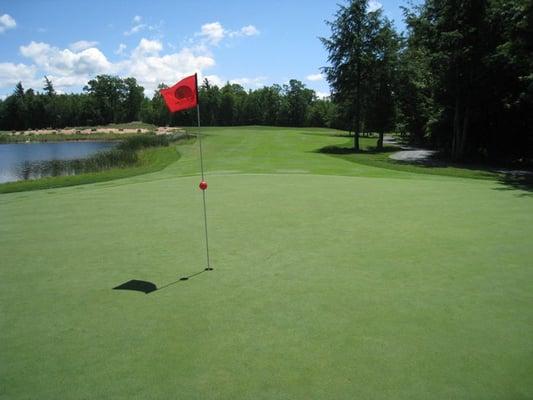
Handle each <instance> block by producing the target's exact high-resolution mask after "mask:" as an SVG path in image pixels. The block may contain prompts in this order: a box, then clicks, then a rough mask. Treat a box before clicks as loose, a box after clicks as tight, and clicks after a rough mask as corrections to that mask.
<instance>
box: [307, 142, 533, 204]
mask: <svg viewBox="0 0 533 400" xmlns="http://www.w3.org/2000/svg"><path fill="white" fill-rule="evenodd" d="M398 151H402V150H401V149H400V148H398V147H395V146H384V147H383V149H378V148H377V147H371V148H367V149H364V150H355V149H354V148H353V147H351V146H350V147H343V146H335V145H330V146H325V147H322V148H319V149H317V150H314V151H313V152H314V153H321V154H329V155H349V154H383V153H395V152H398ZM354 162H357V161H356V160H354ZM386 162H387V163H390V164H391V165H398V166H401V165H403V166H414V167H421V168H425V169H444V168H457V169H464V170H470V171H475V172H479V176H478V177H476V178H477V179H488V180H494V181H496V182H498V183H500V184H501V186H499V187H497V188H495V190H520V191H523V192H528V193H520V194H517V195H518V196H520V197H524V196H531V197H533V171H532V170H529V169H527V170H513V169H510V168H509V166H506V167H502V166H498V165H488V164H483V163H481V162H471V163H458V162H453V161H451V160H450V159H449V158H447V157H446V156H445V155H443V154H441V153H435V154H433V155H430V156H428V157H425V158H423V159H419V160H395V159H392V158H387V160H386ZM450 176H455V175H453V174H450Z"/></svg>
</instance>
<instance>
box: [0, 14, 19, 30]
mask: <svg viewBox="0 0 533 400" xmlns="http://www.w3.org/2000/svg"><path fill="white" fill-rule="evenodd" d="M16 26H17V21H15V20H14V19H13V17H12V16H11V15H9V14H4V15H1V16H0V33H3V32H5V31H7V30H8V29H14V28H15V27H16Z"/></svg>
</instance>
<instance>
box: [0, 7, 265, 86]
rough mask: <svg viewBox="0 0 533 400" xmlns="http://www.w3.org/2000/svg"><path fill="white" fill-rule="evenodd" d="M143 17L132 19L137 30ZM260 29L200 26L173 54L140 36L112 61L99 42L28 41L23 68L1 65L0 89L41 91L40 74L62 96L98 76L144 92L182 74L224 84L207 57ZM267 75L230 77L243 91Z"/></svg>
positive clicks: (171, 49) (158, 42)
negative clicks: (131, 82)
mask: <svg viewBox="0 0 533 400" xmlns="http://www.w3.org/2000/svg"><path fill="white" fill-rule="evenodd" d="M142 21H143V19H142V18H141V17H140V16H135V17H134V18H133V23H137V25H134V28H135V26H139V25H140V24H141V22H142ZM257 34H259V31H258V30H257V29H256V28H255V27H254V26H252V25H247V26H244V27H242V28H241V29H240V30H239V31H235V32H232V31H227V30H225V29H224V27H223V26H222V24H220V23H219V22H212V23H209V24H204V25H203V26H202V27H201V31H200V33H197V34H196V35H195V39H191V40H190V41H189V43H188V46H186V47H183V48H181V49H179V50H175V47H174V46H167V47H166V48H165V47H164V46H163V42H162V40H156V39H153V38H152V39H148V38H141V39H140V40H139V42H138V44H137V46H135V47H133V48H132V49H131V51H129V52H127V51H126V49H127V46H126V44H124V43H120V44H119V45H118V47H117V49H116V50H115V51H114V53H115V54H119V55H122V56H123V57H121V59H120V61H116V62H112V61H110V60H109V59H108V58H107V57H106V55H105V54H104V53H103V52H102V51H101V50H100V49H98V48H97V47H96V46H97V45H98V43H96V42H91V41H87V40H81V41H78V42H75V43H72V44H71V45H70V46H69V48H58V47H55V46H53V45H51V44H49V43H44V42H36V41H31V42H30V43H28V44H26V45H23V46H20V48H19V49H20V54H21V55H22V56H24V57H26V58H27V59H28V60H29V62H28V63H25V64H13V63H0V88H8V87H13V86H14V85H15V84H16V83H17V82H18V81H22V82H23V85H24V86H25V87H34V88H36V89H38V90H39V89H40V88H41V87H42V76H44V75H46V76H48V77H49V78H50V79H51V80H52V82H53V83H54V87H55V88H56V90H58V91H59V90H61V91H63V92H70V91H79V90H80V89H81V87H82V86H83V85H85V84H86V83H87V81H88V80H90V79H92V78H94V77H95V76H96V75H99V74H115V75H119V76H122V77H127V76H132V77H135V78H136V79H137V81H138V82H139V84H140V85H142V86H144V88H145V89H146V94H147V95H151V92H152V91H153V90H155V89H156V88H157V86H158V85H159V84H160V83H166V84H173V83H174V82H176V81H178V80H179V79H181V78H183V77H184V76H186V75H189V74H193V73H195V72H197V73H198V75H199V77H201V78H202V77H204V76H205V77H207V78H208V79H209V80H210V81H211V82H213V83H214V84H216V85H219V86H222V85H224V84H225V82H227V80H226V79H222V78H220V77H218V76H217V75H213V74H211V75H206V74H205V71H206V70H208V69H209V68H211V67H213V66H214V65H215V59H214V56H213V54H212V53H211V49H212V47H213V46H216V45H218V44H219V43H220V41H221V40H223V39H225V38H228V37H231V36H253V35H257ZM265 80H266V78H265V77H262V76H260V77H255V78H253V77H252V78H249V77H240V78H235V79H230V80H229V81H230V82H233V83H239V84H241V85H243V86H245V87H247V88H257V87H261V86H264V84H265Z"/></svg>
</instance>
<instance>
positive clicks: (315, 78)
mask: <svg viewBox="0 0 533 400" xmlns="http://www.w3.org/2000/svg"><path fill="white" fill-rule="evenodd" d="M322 79H324V75H322V74H311V75H307V80H308V81H312V82H316V81H321V80H322Z"/></svg>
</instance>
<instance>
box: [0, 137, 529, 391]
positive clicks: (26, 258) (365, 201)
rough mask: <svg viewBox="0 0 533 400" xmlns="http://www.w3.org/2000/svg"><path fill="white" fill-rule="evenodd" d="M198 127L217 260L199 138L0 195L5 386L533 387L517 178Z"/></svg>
mask: <svg viewBox="0 0 533 400" xmlns="http://www.w3.org/2000/svg"><path fill="white" fill-rule="evenodd" d="M205 133H206V136H205V138H204V139H205V140H204V142H203V144H204V150H205V162H206V167H207V171H208V172H207V179H208V182H209V189H208V191H207V201H208V214H209V223H210V244H211V256H212V261H213V265H214V267H215V270H214V271H211V272H203V273H202V270H203V268H204V267H205V254H204V247H203V246H204V244H203V216H202V203H201V193H200V191H199V190H198V188H197V185H198V181H199V177H198V168H199V162H198V157H197V155H198V149H197V146H196V145H194V144H184V145H180V146H179V152H180V154H181V155H182V157H181V158H180V159H179V161H177V162H173V163H171V164H170V165H167V166H166V167H165V168H164V169H161V170H160V171H158V172H155V173H151V174H145V175H138V176H135V177H130V178H127V179H120V180H114V181H109V182H102V183H95V184H90V185H81V186H77V187H68V188H61V189H48V190H41V191H36V192H24V193H12V194H4V195H1V196H0V217H1V221H2V223H1V224H0V254H2V262H1V267H0V322H1V325H2V329H0V354H1V355H2V356H1V359H2V362H1V363H0V397H2V398H5V399H27V398H38V399H59V398H61V399H67V398H73V399H78V398H112V399H132V398H138V399H145V398H150V399H169V398H184V399H242V398H251V399H313V398H316V399H354V398H362V399H395V400H396V399H410V400H411V399H428V398H430V399H450V398H453V399H473V398H475V399H528V398H532V397H533V382H532V381H531V376H533V361H532V357H531V355H532V354H533V341H532V339H531V335H530V334H529V332H531V331H532V329H533V297H532V296H531V282H532V280H533V265H532V263H531V255H532V254H531V243H530V241H531V240H530V238H531V237H532V235H533V199H532V198H531V197H529V196H528V192H527V191H524V190H518V189H515V188H514V187H511V186H507V185H504V184H501V183H498V182H497V181H494V180H488V179H467V178H461V177H453V176H439V175H432V174H426V173H415V172H413V171H400V170H393V169H388V168H381V167H377V166H375V165H368V164H362V163H357V162H353V160H351V159H350V160H348V159H345V158H344V156H332V155H330V154H322V153H319V152H317V150H318V149H321V148H323V147H325V146H342V145H343V144H344V143H346V138H343V137H337V136H333V135H332V134H335V132H331V131H327V130H306V129H277V128H270V129H269V128H254V127H248V128H224V129H215V128H213V129H208V130H206V131H205ZM170 149H171V148H170V147H169V148H164V150H170ZM346 156H347V157H350V156H351V155H346ZM195 273H199V274H198V275H195V276H193V277H191V278H190V279H189V280H187V281H179V278H181V277H184V276H192V275H194V274H195ZM132 279H137V280H145V281H151V282H153V283H154V284H156V285H157V286H158V287H161V288H162V289H161V290H157V291H155V292H152V293H150V294H148V295H145V294H143V293H140V292H131V291H119V290H112V288H113V287H115V286H117V285H120V284H122V283H124V282H127V281H129V280H132ZM176 281H177V282H176ZM172 283H174V284H172ZM169 284H170V285H169Z"/></svg>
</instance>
